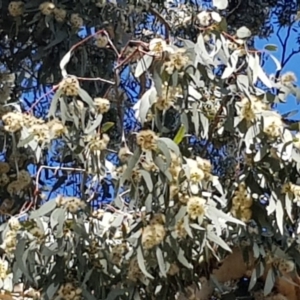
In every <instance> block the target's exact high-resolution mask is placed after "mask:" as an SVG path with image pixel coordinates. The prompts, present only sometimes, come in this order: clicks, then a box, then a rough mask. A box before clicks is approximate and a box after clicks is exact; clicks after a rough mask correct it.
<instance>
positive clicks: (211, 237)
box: [207, 228, 232, 252]
mask: <svg viewBox="0 0 300 300" xmlns="http://www.w3.org/2000/svg"><path fill="white" fill-rule="evenodd" d="M207 238H208V239H209V240H210V241H212V242H214V243H215V244H217V245H219V246H221V247H222V248H223V249H225V250H226V251H228V252H232V251H231V249H230V247H229V246H228V245H227V244H226V243H225V242H224V240H222V239H221V238H220V237H219V236H217V235H216V234H215V233H214V232H213V228H211V229H210V230H208V231H207Z"/></svg>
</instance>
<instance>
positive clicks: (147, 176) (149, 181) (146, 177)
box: [140, 170, 153, 193]
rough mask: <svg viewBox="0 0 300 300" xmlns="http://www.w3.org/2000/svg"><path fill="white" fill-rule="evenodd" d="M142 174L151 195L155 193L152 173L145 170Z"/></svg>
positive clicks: (141, 171)
mask: <svg viewBox="0 0 300 300" xmlns="http://www.w3.org/2000/svg"><path fill="white" fill-rule="evenodd" d="M140 173H141V174H142V176H143V178H144V180H145V183H146V185H147V188H148V191H149V193H151V192H152V191H153V182H152V179H151V176H150V173H149V172H147V171H145V170H140Z"/></svg>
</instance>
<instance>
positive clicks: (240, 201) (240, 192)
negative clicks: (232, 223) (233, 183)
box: [231, 183, 253, 222]
mask: <svg viewBox="0 0 300 300" xmlns="http://www.w3.org/2000/svg"><path fill="white" fill-rule="evenodd" d="M252 204H253V199H252V197H250V196H249V195H248V192H247V188H246V185H245V184H244V183H241V184H240V185H239V187H238V189H237V190H236V191H235V193H234V197H233V198H232V207H231V213H232V214H233V215H234V216H235V217H237V218H240V219H241V220H242V221H244V222H247V221H249V220H250V219H251V217H252V210H251V207H252Z"/></svg>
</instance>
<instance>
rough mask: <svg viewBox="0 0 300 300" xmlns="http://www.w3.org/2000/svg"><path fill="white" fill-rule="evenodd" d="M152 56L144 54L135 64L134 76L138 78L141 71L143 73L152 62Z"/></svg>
mask: <svg viewBox="0 0 300 300" xmlns="http://www.w3.org/2000/svg"><path fill="white" fill-rule="evenodd" d="M153 59H154V57H153V56H152V55H148V54H145V55H144V56H143V57H142V58H141V59H140V60H139V61H138V62H137V65H136V69H135V72H134V77H135V78H139V77H140V76H141V75H142V74H143V73H145V72H146V71H147V70H148V69H149V67H150V66H151V64H152V62H153Z"/></svg>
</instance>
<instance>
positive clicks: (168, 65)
mask: <svg viewBox="0 0 300 300" xmlns="http://www.w3.org/2000/svg"><path fill="white" fill-rule="evenodd" d="M189 62H190V58H189V57H188V55H187V54H186V50H185V49H183V48H179V49H178V50H177V51H176V52H174V53H172V54H170V55H169V57H168V59H167V61H166V62H165V63H164V67H165V70H166V72H167V73H168V74H169V75H172V74H173V73H174V71H178V72H182V71H183V69H184V68H185V67H186V66H187V65H188V63H189Z"/></svg>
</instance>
